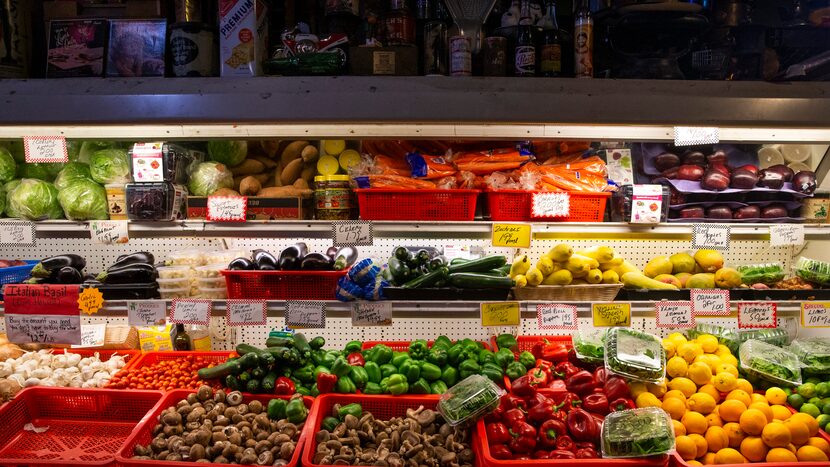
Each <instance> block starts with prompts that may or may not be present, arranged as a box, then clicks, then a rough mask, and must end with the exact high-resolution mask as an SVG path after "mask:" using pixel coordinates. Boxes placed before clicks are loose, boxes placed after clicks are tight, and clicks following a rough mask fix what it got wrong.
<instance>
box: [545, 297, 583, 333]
mask: <svg viewBox="0 0 830 467" xmlns="http://www.w3.org/2000/svg"><path fill="white" fill-rule="evenodd" d="M536 321H537V322H538V324H539V329H542V330H546V331H547V330H554V329H573V330H576V328H577V320H576V306H574V305H562V304H561V303H542V304H539V305H536Z"/></svg>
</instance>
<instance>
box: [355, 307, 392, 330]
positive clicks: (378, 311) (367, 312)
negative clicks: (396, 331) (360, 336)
mask: <svg viewBox="0 0 830 467" xmlns="http://www.w3.org/2000/svg"><path fill="white" fill-rule="evenodd" d="M391 325H392V303H390V302H354V303H352V326H391Z"/></svg>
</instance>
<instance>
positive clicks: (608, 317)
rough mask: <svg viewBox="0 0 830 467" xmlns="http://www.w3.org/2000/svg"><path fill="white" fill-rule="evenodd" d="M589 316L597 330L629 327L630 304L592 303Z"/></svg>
mask: <svg viewBox="0 0 830 467" xmlns="http://www.w3.org/2000/svg"><path fill="white" fill-rule="evenodd" d="M591 315H592V317H593V322H594V327H597V328H607V327H617V326H624V327H629V326H631V304H630V303H620V302H616V303H592V304H591Z"/></svg>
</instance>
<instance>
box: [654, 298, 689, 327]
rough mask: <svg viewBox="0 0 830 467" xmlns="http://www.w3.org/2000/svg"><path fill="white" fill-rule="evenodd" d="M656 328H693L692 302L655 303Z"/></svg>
mask: <svg viewBox="0 0 830 467" xmlns="http://www.w3.org/2000/svg"><path fill="white" fill-rule="evenodd" d="M654 310H655V312H656V316H657V327H658V328H693V327H695V315H694V313H693V312H692V302H655V303H654Z"/></svg>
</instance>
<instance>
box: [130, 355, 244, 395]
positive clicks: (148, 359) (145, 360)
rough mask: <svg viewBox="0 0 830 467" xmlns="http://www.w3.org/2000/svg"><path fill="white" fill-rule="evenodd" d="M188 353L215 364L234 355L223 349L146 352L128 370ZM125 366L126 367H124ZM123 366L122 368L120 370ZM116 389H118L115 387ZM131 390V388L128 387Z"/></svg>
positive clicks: (176, 358)
mask: <svg viewBox="0 0 830 467" xmlns="http://www.w3.org/2000/svg"><path fill="white" fill-rule="evenodd" d="M188 355H192V356H194V357H204V358H205V360H207V361H208V362H209V363H216V364H217V365H218V364H220V363H225V360H227V359H228V358H229V357H231V356H232V355H236V352H233V351H230V350H225V351H217V352H146V353H144V354H142V355H139V356H137V357H135V358H134V360H135V362H134V363H133V364H132V365H130V367H129V368H127V369H129V370H133V369H138V368H144V367H147V366H150V365H153V364H154V363H158V362H160V361H164V360H178V359H180V358H185V357H187V356H188ZM125 368H126V367H125ZM123 370H124V368H122V371H123ZM116 374H117V375H120V374H121V372H120V371H119V372H118V373H116ZM117 390H118V389H117ZM130 391H132V389H130Z"/></svg>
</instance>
